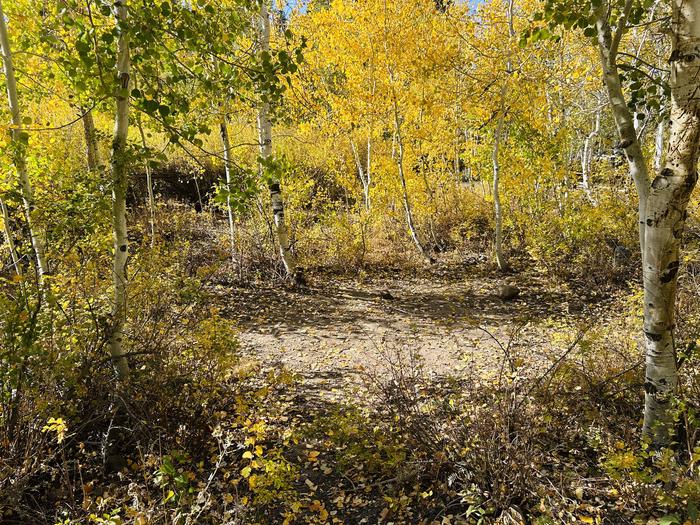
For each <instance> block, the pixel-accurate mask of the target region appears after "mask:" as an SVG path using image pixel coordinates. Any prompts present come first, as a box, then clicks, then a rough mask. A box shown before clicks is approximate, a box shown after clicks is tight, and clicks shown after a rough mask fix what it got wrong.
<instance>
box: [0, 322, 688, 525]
mask: <svg viewBox="0 0 700 525" xmlns="http://www.w3.org/2000/svg"><path fill="white" fill-rule="evenodd" d="M193 315H194V314H192V315H190V316H189V317H188V319H190V321H188V322H187V323H185V324H187V325H189V328H187V329H186V330H183V331H181V332H178V333H172V334H171V335H170V336H169V337H168V340H169V341H170V346H169V348H170V350H168V347H167V346H166V347H159V348H158V352H156V353H154V354H152V355H151V354H148V353H146V352H145V351H144V354H143V355H144V356H147V357H143V358H142V359H143V360H142V361H140V362H139V363H140V364H142V365H143V366H138V365H136V366H135V374H134V377H133V378H132V380H131V381H130V382H129V383H128V384H125V385H117V384H115V383H113V382H112V381H111V379H110V373H109V370H108V368H105V367H103V368H100V367H97V369H95V370H94V371H93V372H92V374H91V375H89V377H86V378H85V379H84V380H83V382H82V383H81V388H79V389H78V390H77V391H75V392H73V393H72V394H71V396H70V399H68V398H66V399H63V400H62V402H58V400H54V401H53V402H52V403H49V404H48V405H47V406H46V407H44V408H43V409H42V408H41V407H39V406H38V404H37V400H35V404H34V405H31V406H30V405H27V406H26V409H25V411H24V412H23V414H25V416H26V417H25V419H23V423H22V428H23V431H22V433H21V434H22V435H23V436H24V437H23V438H22V439H23V441H21V440H20V438H15V440H16V441H15V443H16V444H15V445H14V450H15V451H16V454H15V455H11V456H7V457H6V458H5V463H4V464H3V478H2V484H1V485H0V490H2V496H3V497H2V498H1V499H0V501H2V502H3V503H2V512H3V516H4V519H5V521H6V522H8V523H12V522H17V523H51V524H53V523H62V524H77V523H103V524H111V525H117V524H121V523H135V524H146V523H149V524H150V523H168V524H170V523H177V524H186V523H187V524H195V523H230V524H239V523H240V524H244V523H245V524H254V523H259V524H268V523H285V524H292V523H299V524H302V523H307V524H322V523H390V522H392V523H395V524H404V523H405V524H408V523H416V524H418V523H423V524H435V523H437V524H458V523H462V524H480V523H481V524H488V523H500V524H516V523H536V524H540V525H544V524H559V523H615V524H624V523H659V524H661V523H665V524H669V525H670V524H673V523H678V524H683V523H686V522H687V521H690V523H693V522H694V521H693V520H695V519H696V517H697V504H698V501H699V500H700V499H699V498H700V484H699V482H698V478H697V473H696V462H697V458H698V457H700V449H699V448H698V443H697V436H696V432H697V430H696V429H697V425H696V423H695V412H694V407H696V406H697V398H696V395H697V392H698V384H700V374H698V373H697V370H698V369H700V366H699V364H698V359H697V358H696V357H695V356H694V355H691V356H689V357H688V358H687V361H686V363H685V364H684V376H683V377H684V384H683V389H682V392H683V393H684V396H683V398H682V399H683V402H682V403H681V404H679V407H678V408H679V411H678V414H679V418H678V421H679V429H680V433H679V436H683V440H682V442H679V443H678V445H677V446H676V447H675V449H674V450H666V451H663V452H662V453H661V454H656V453H652V451H650V450H649V449H648V448H646V447H645V446H644V445H640V444H639V435H638V429H639V420H640V414H639V413H638V409H639V406H640V399H641V394H640V392H641V385H640V383H641V375H640V374H641V369H640V364H641V363H640V362H639V360H638V359H636V358H635V357H634V356H635V354H634V352H635V349H634V346H635V345H634V344H633V343H632V342H630V341H625V340H622V339H621V338H620V337H619V333H620V332H619V331H617V330H616V329H618V328H619V327H614V326H608V327H599V328H597V329H595V330H590V329H589V330H586V331H585V332H579V333H576V334H575V335H571V334H572V330H571V328H570V327H567V328H564V327H562V328H561V330H560V331H559V332H558V333H559V334H560V335H559V336H557V337H555V338H554V339H553V340H552V343H551V347H550V348H549V349H548V351H546V352H545V355H547V358H546V359H545V360H544V362H541V363H534V362H531V361H530V359H531V358H532V357H531V356H532V354H531V353H530V352H529V351H528V348H527V345H526V344H525V343H524V342H521V341H518V339H517V337H518V335H517V333H516V332H514V333H513V335H512V338H511V339H510V340H509V341H495V342H494V344H495V345H496V346H495V348H497V349H498V351H499V352H501V354H502V355H501V359H500V360H499V361H498V362H499V363H500V364H501V368H500V369H497V370H494V372H493V374H491V375H490V376H489V377H484V376H483V375H476V373H475V374H474V375H472V376H466V377H461V378H460V379H451V378H439V379H436V378H432V379H431V378H429V377H428V375H427V374H426V373H425V372H424V370H423V364H422V363H421V361H420V359H419V358H418V357H417V356H415V355H413V354H412V353H411V352H410V350H409V349H389V350H387V351H386V356H387V357H386V359H385V362H384V363H383V365H382V366H381V367H380V368H377V369H375V371H374V372H373V373H372V374H368V375H367V376H366V378H367V382H366V383H367V385H366V386H367V394H366V396H364V399H365V401H362V402H361V401H359V399H360V398H361V397H357V399H358V401H351V399H352V398H351V397H350V396H343V397H342V399H343V400H341V401H338V400H337V398H331V397H327V396H324V395H323V394H321V393H319V392H318V391H317V390H316V389H315V387H314V386H313V385H312V384H309V383H308V382H307V380H305V379H304V378H302V377H297V376H294V375H293V374H290V373H289V372H286V371H284V370H275V371H266V370H261V369H260V368H258V367H256V366H248V365H246V363H243V362H241V361H240V359H241V358H240V357H239V355H238V352H237V350H236V348H237V344H236V337H235V331H233V329H232V327H231V326H230V324H228V323H227V322H226V321H225V320H223V319H221V318H219V317H217V315H216V312H207V314H206V315H205V316H200V317H197V316H193ZM176 348H177V351H175V349H176ZM603 356H605V359H604V360H603ZM601 363H605V364H604V365H601ZM25 399H28V398H25ZM29 414H36V416H35V417H33V418H29V417H28V416H29ZM20 441H21V443H20ZM27 465H30V466H31V467H30V468H28V467H27ZM22 469H24V470H22ZM21 472H24V473H23V475H22V476H20V473H21ZM20 481H21V482H20Z"/></svg>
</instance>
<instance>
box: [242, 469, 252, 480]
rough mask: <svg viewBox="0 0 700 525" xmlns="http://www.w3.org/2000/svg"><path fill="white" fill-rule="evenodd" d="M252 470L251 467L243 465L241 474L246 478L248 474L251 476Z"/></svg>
mask: <svg viewBox="0 0 700 525" xmlns="http://www.w3.org/2000/svg"><path fill="white" fill-rule="evenodd" d="M251 470H252V469H251V468H250V467H243V468H242V469H241V476H243V477H244V478H247V477H248V476H250V472H251Z"/></svg>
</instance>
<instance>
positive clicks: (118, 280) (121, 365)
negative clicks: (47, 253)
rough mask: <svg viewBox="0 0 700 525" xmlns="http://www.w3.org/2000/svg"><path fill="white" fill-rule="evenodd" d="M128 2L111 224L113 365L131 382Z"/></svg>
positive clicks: (121, 0) (119, 8)
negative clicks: (127, 336)
mask: <svg viewBox="0 0 700 525" xmlns="http://www.w3.org/2000/svg"><path fill="white" fill-rule="evenodd" d="M127 15H128V11H127V0H117V1H116V2H114V16H115V20H116V23H117V26H118V27H119V29H120V31H119V39H118V42H117V86H116V87H117V94H116V115H115V119H114V135H113V139H112V158H111V171H112V224H113V234H114V256H113V257H114V258H113V270H112V271H113V278H114V304H113V307H112V323H111V327H110V334H109V336H110V337H109V347H110V353H111V354H112V359H113V365H114V368H115V370H116V372H117V376H118V377H119V379H122V380H124V379H128V377H129V363H128V361H127V359H126V353H125V351H124V346H123V342H124V341H123V339H124V324H125V322H126V309H127V303H126V300H127V285H128V281H127V274H126V261H127V257H128V255H129V246H128V239H127V225H126V189H127V184H128V173H127V154H128V153H127V148H126V146H127V135H128V132H129V84H130V76H129V75H130V67H131V58H130V53H129V36H128V34H127V31H126V29H125V27H124V24H125V23H126V20H127Z"/></svg>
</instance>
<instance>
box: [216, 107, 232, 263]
mask: <svg viewBox="0 0 700 525" xmlns="http://www.w3.org/2000/svg"><path fill="white" fill-rule="evenodd" d="M219 130H220V133H221V142H222V144H223V146H224V172H225V173H226V211H227V212H228V229H229V235H230V237H231V262H233V264H234V265H235V264H236V229H235V223H234V220H233V209H232V208H231V178H232V172H233V165H232V164H231V140H230V139H229V135H228V126H227V124H226V117H224V118H223V119H222V121H221V124H220V126H219Z"/></svg>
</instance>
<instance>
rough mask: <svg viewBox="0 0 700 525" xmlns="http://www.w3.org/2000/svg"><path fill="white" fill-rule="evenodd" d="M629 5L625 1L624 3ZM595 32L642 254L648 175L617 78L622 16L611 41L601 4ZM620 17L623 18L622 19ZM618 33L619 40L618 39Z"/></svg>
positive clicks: (622, 24) (604, 9)
mask: <svg viewBox="0 0 700 525" xmlns="http://www.w3.org/2000/svg"><path fill="white" fill-rule="evenodd" d="M628 3H629V2H628ZM597 16H598V18H597V20H596V29H597V32H598V50H599V52H600V62H601V66H602V69H603V81H604V82H605V87H606V89H607V92H608V99H609V102H610V107H611V109H612V113H613V118H614V120H615V125H616V127H617V131H618V134H619V137H620V143H619V144H618V147H620V148H621V149H623V150H624V151H625V154H626V156H627V164H628V166H629V170H630V176H631V177H632V180H634V184H635V187H636V189H637V195H638V196H639V209H638V211H639V245H640V247H641V251H642V254H644V217H645V213H646V201H647V194H648V193H649V174H648V171H647V165H646V160H645V158H644V154H643V152H642V148H641V146H640V144H639V141H638V140H637V132H636V130H635V128H634V119H633V118H632V114H631V113H630V110H629V108H628V107H627V103H626V101H625V97H624V94H623V92H622V85H621V83H620V75H619V73H618V69H617V62H616V60H617V45H619V38H620V37H621V34H620V33H619V32H620V31H622V30H623V28H624V24H625V22H624V20H625V19H626V15H624V14H623V15H622V17H621V20H620V21H619V22H618V23H619V24H620V27H618V29H617V31H618V33H617V34H616V35H615V37H616V38H613V36H612V34H611V32H610V26H609V25H608V22H607V19H606V16H607V12H606V8H605V6H604V5H603V6H602V7H601V8H599V10H598V12H597ZM623 17H624V18H623ZM618 34H620V37H618Z"/></svg>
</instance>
